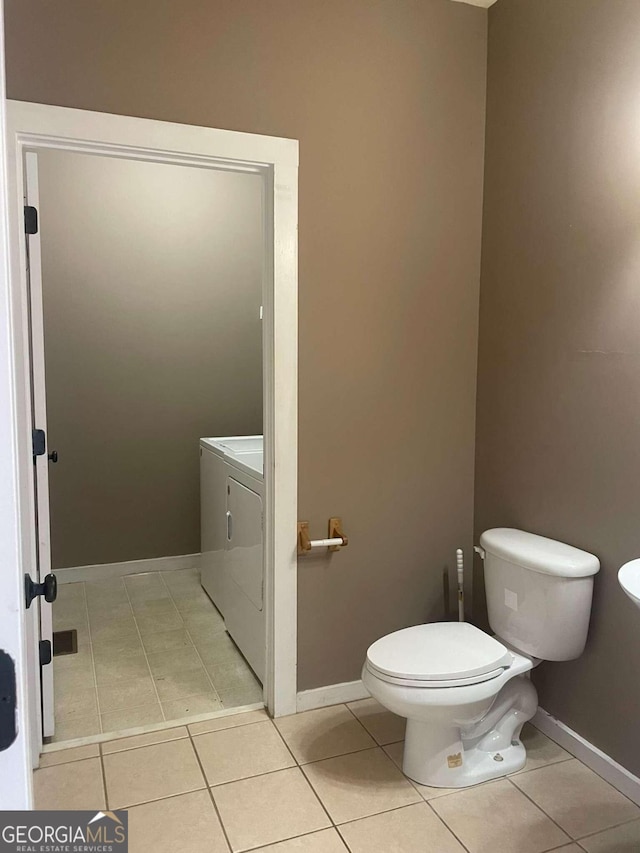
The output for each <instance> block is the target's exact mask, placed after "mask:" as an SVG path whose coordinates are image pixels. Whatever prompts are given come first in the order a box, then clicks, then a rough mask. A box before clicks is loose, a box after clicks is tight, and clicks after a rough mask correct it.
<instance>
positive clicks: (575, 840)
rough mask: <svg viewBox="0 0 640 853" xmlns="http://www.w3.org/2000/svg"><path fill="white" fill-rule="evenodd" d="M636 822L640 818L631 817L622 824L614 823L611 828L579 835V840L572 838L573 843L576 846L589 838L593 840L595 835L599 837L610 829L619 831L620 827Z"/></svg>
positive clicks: (607, 827) (606, 827)
mask: <svg viewBox="0 0 640 853" xmlns="http://www.w3.org/2000/svg"><path fill="white" fill-rule="evenodd" d="M638 820H640V816H636V817H632V818H631V819H630V820H623V821H622V823H616V824H614V825H613V826H605V828H604V829H597V830H596V831H595V832H588V833H587V834H586V835H581V836H580V838H574V839H573V842H574V843H575V844H578V843H580V842H582V841H586V840H587V839H589V838H593V837H594V836H595V835H601V834H602V833H603V832H610V831H611V830H612V829H619V828H620V827H621V826H626V825H627V824H629V823H635V822H636V821H638Z"/></svg>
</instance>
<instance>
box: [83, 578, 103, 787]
mask: <svg viewBox="0 0 640 853" xmlns="http://www.w3.org/2000/svg"><path fill="white" fill-rule="evenodd" d="M82 596H83V598H84V609H85V612H86V614H87V631H88V633H89V652H90V653H91V672H92V673H93V687H94V689H95V691H96V709H97V711H98V727H99V728H100V734H103V731H102V714H101V713H100V692H99V690H98V675H97V673H96V659H95V656H94V654H93V636H92V634H91V616H90V614H89V600H88V598H87V585H86V583H85V582H84V581H83V582H82ZM105 796H106V794H105Z"/></svg>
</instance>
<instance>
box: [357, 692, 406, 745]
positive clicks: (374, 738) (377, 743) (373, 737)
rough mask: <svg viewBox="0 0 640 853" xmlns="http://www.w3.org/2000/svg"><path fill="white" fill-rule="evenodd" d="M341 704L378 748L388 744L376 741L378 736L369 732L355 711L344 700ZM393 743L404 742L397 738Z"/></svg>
mask: <svg viewBox="0 0 640 853" xmlns="http://www.w3.org/2000/svg"><path fill="white" fill-rule="evenodd" d="M369 698H373V697H369ZM355 701H356V702H362V701H363V700H362V699H356V700H355ZM341 704H343V705H344V707H345V708H346V709H347V711H348V712H349V713H350V714H351V716H352V717H353V718H354V719H355V720H357V721H358V722H359V723H360V725H361V726H362V728H363V729H364V730H365V732H366V733H367V734H368V735H369V737H370V738H371V740H372V741H373V742H374V743H375V744H376V746H379V747H380V749H382V748H383V747H385V746H389V744H388V743H384V744H382V743H380V742H379V741H378V738H377V737H376V736H375V735H374V734H373V733H372V732H370V731H369V729H368V728H367V727H366V726H365V724H364V723H363V722H362V720H361V719H360V717H359V716H358V715H357V714H356V712H355V711H353V710H352V709H351V708H350V707H349V705H348V704H347V703H346V702H342V703H341ZM387 713H389V714H390V713H391V711H387ZM395 743H404V740H403V741H399V740H397V741H395Z"/></svg>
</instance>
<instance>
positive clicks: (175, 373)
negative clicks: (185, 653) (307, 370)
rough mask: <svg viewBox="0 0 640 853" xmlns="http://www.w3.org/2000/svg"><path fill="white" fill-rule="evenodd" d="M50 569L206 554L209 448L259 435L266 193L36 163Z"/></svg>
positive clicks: (114, 166)
mask: <svg viewBox="0 0 640 853" xmlns="http://www.w3.org/2000/svg"><path fill="white" fill-rule="evenodd" d="M38 159H39V169H38V171H39V182H40V232H41V239H42V270H43V294H44V320H45V367H46V382H47V414H48V427H49V430H48V431H49V447H50V448H56V449H57V450H58V452H59V454H60V459H59V462H58V464H57V465H51V466H50V468H49V470H50V483H51V487H50V494H51V538H52V549H53V565H54V568H60V567H65V566H79V565H88V564H92V563H110V562H119V561H124V560H137V559H144V558H147V557H163V556H169V555H172V554H191V553H194V552H198V551H199V550H200V510H199V500H200V491H199V454H198V439H199V437H200V436H202V435H228V434H243V433H245V434H246V433H260V432H262V353H261V347H262V329H261V322H260V315H259V311H260V303H261V301H262V263H263V236H262V186H261V179H260V178H259V176H256V175H238V174H235V175H233V174H226V173H222V172H215V171H204V170H199V169H198V170H196V169H190V168H188V167H184V166H170V165H166V164H159V163H144V162H134V161H126V160H115V159H110V158H107V157H95V156H91V155H84V154H73V153H67V152H54V151H45V152H40V153H39V155H38Z"/></svg>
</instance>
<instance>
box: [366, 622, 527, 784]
mask: <svg viewBox="0 0 640 853" xmlns="http://www.w3.org/2000/svg"><path fill="white" fill-rule="evenodd" d="M409 650H411V651H410V653H409V655H407V651H409ZM536 662H537V661H535V660H534V659H532V658H529V657H527V656H525V655H521V654H517V653H516V652H512V651H510V650H509V649H508V648H507V647H506V646H505V645H503V644H501V643H499V642H498V641H497V640H495V639H494V638H492V637H490V636H489V635H488V634H485V633H484V632H483V631H480V630H479V629H478V628H475V627H474V626H473V625H471V624H469V623H467V622H460V623H459V622H442V623H434V624H430V625H417V626H415V627H413V628H405V629H404V630H402V631H397V632H396V633H395V634H390V635H389V636H387V637H383V638H382V640H378V641H377V642H376V643H374V644H373V645H372V646H371V648H370V649H369V651H368V653H367V660H366V663H365V665H364V667H363V670H362V681H363V683H364V685H365V687H366V688H367V690H368V691H369V692H370V693H371V695H372V696H373V697H374V698H375V699H377V700H378V702H380V704H381V705H384V706H385V707H386V708H388V709H389V710H390V711H393V713H394V714H398V715H399V716H401V717H406V718H407V730H406V735H405V747H404V758H403V771H404V773H405V775H407V776H408V777H409V778H410V779H413V780H414V781H415V782H419V783H420V784H422V785H430V786H432V787H445V788H456V787H460V788H462V787H466V786H468V785H475V784H477V783H478V782H484V781H486V780H488V779H493V778H497V777H499V776H504V775H506V774H507V773H515V772H516V771H517V770H520V769H521V768H522V767H523V766H524V763H525V761H526V753H525V749H524V747H523V746H522V743H521V742H520V731H521V729H522V726H523V725H524V723H525V722H526V721H527V720H530V719H531V717H533V715H534V714H535V712H536V709H537V706H538V700H537V695H536V691H535V688H534V686H533V684H532V683H531V682H530V681H529V679H528V678H527V677H526V673H528V672H529V671H530V670H531V668H532V667H533V666H534V664H535V663H536ZM489 712H491V713H489Z"/></svg>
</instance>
